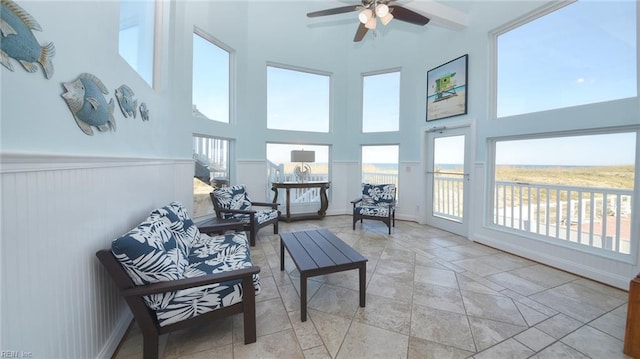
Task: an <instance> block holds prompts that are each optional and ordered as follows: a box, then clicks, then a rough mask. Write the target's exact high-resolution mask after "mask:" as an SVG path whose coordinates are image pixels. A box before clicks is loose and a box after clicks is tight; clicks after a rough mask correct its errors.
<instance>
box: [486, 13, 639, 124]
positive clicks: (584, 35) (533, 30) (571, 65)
mask: <svg viewBox="0 0 640 359" xmlns="http://www.w3.org/2000/svg"><path fill="white" fill-rule="evenodd" d="M636 6H637V2H636V1H613V2H609V1H577V2H575V3H572V4H570V5H567V6H564V7H562V8H560V9H557V10H556V11H554V12H552V13H549V14H546V15H544V16H541V17H538V18H536V19H534V20H533V21H530V22H528V23H525V24H523V25H521V26H519V27H516V28H513V29H511V30H509V31H507V32H505V33H502V34H499V35H498V37H497V39H496V48H497V54H496V56H497V117H504V116H511V115H518V114H524V113H530V112H537V111H543V110H550V109H557V108H563V107H569V106H577V105H584V104H589V103H596V102H603V101H610V100H615V99H621V98H627V97H634V96H636V95H637V64H636V63H637V59H636V56H637V52H636V51H637V50H636V49H637V46H638V41H637V39H636V22H637V19H636Z"/></svg>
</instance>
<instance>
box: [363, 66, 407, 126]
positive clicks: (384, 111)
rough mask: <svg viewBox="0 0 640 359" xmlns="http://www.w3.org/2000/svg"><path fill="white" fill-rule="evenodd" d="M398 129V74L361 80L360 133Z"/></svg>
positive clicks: (372, 76) (371, 76) (374, 76)
mask: <svg viewBox="0 0 640 359" xmlns="http://www.w3.org/2000/svg"><path fill="white" fill-rule="evenodd" d="M399 129H400V72H399V71H396V72H389V73H384V74H376V75H364V76H363V78H362V132H388V131H398V130H399Z"/></svg>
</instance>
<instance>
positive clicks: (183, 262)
mask: <svg viewBox="0 0 640 359" xmlns="http://www.w3.org/2000/svg"><path fill="white" fill-rule="evenodd" d="M149 218H150V219H151V220H157V221H164V222H165V223H166V224H167V226H168V227H169V230H170V231H171V233H172V234H173V236H174V237H175V239H176V242H177V245H178V249H179V250H180V251H178V252H177V253H176V254H177V257H176V258H174V261H175V262H176V264H177V265H178V270H179V271H180V273H182V272H184V269H185V267H186V266H187V265H188V264H189V260H188V259H187V256H188V255H189V252H190V251H191V245H192V243H193V242H194V241H195V240H196V239H197V238H198V236H199V235H200V232H199V231H198V228H197V227H196V225H195V224H194V223H193V221H192V220H191V218H190V217H189V213H188V212H187V209H186V208H184V206H183V205H182V203H180V202H177V201H174V202H171V203H170V204H169V205H168V206H165V207H162V208H158V209H155V210H153V211H152V212H151V213H150V214H149Z"/></svg>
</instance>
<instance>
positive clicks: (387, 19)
mask: <svg viewBox="0 0 640 359" xmlns="http://www.w3.org/2000/svg"><path fill="white" fill-rule="evenodd" d="M391 19H393V15H391V13H388V14H387V15H385V16H382V17H381V18H380V22H381V23H382V25H384V26H387V24H388V23H389V22H390V21H391Z"/></svg>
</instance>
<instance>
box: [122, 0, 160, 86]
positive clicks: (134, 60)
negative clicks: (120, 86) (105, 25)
mask: <svg viewBox="0 0 640 359" xmlns="http://www.w3.org/2000/svg"><path fill="white" fill-rule="evenodd" d="M155 14H156V2H155V1H154V0H120V34H119V40H118V51H119V53H120V56H121V57H122V58H123V59H125V61H127V63H128V64H129V66H131V67H132V68H133V69H134V70H136V72H137V73H138V74H139V75H140V76H141V77H142V78H143V79H144V80H145V81H146V82H147V83H148V84H149V86H151V87H153V57H154V45H155V43H154V42H155V37H154V34H155V16H156V15H155Z"/></svg>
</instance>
